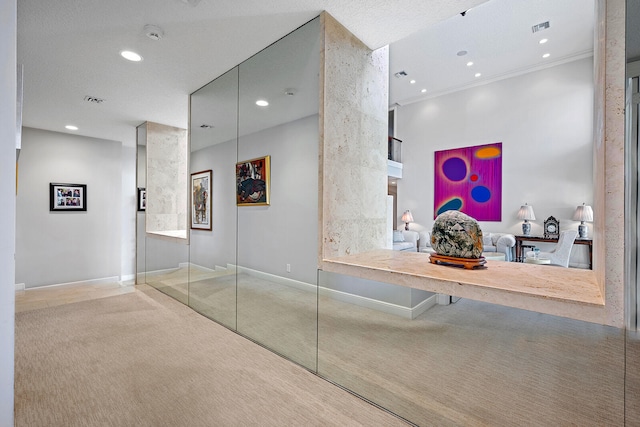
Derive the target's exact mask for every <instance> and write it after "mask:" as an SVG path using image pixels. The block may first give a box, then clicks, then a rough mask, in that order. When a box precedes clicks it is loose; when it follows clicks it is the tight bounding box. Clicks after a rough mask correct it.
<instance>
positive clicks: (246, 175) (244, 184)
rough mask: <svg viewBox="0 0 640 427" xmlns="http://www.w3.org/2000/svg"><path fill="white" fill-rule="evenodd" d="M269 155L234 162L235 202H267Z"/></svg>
mask: <svg viewBox="0 0 640 427" xmlns="http://www.w3.org/2000/svg"><path fill="white" fill-rule="evenodd" d="M270 177H271V156H265V157H259V158H257V159H251V160H245V161H243V162H239V163H236V204H237V205H238V206H260V205H268V204H269V191H270V188H269V187H270Z"/></svg>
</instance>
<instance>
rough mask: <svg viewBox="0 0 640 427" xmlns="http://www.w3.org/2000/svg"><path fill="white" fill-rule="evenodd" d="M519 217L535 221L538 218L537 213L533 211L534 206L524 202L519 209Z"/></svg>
mask: <svg viewBox="0 0 640 427" xmlns="http://www.w3.org/2000/svg"><path fill="white" fill-rule="evenodd" d="M518 219H524V220H527V221H533V220H535V219H536V214H534V213H533V206H531V205H528V204H526V203H525V204H524V205H523V206H520V210H519V211H518Z"/></svg>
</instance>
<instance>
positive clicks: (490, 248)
mask: <svg viewBox="0 0 640 427" xmlns="http://www.w3.org/2000/svg"><path fill="white" fill-rule="evenodd" d="M515 246H516V238H515V236H514V235H513V234H508V233H484V234H483V240H482V247H483V249H482V251H483V252H502V253H503V254H504V259H505V261H513V259H514V258H515V253H514V252H515ZM418 252H426V253H435V250H434V249H433V248H432V247H431V232H430V231H421V232H420V233H419V240H418Z"/></svg>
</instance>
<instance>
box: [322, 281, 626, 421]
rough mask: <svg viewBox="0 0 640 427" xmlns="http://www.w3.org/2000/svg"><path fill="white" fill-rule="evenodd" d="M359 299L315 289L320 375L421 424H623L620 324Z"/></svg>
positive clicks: (467, 305)
mask: <svg viewBox="0 0 640 427" xmlns="http://www.w3.org/2000/svg"><path fill="white" fill-rule="evenodd" d="M318 281H319V287H320V289H321V290H324V289H339V288H340V287H342V288H343V290H344V288H345V286H347V285H348V284H353V283H356V284H357V283H358V281H359V279H355V278H353V277H346V276H343V275H338V274H334V273H328V272H323V271H320V272H319V279H318ZM352 289H353V291H352V292H353V293H356V292H355V290H356V289H357V287H356V286H352ZM367 289H368V292H370V293H372V292H375V290H376V289H378V290H379V291H380V292H381V293H382V292H384V293H389V291H390V290H391V289H395V291H393V293H395V294H397V295H398V296H399V295H403V294H404V295H405V297H403V300H404V301H405V302H406V301H407V297H406V294H407V293H408V292H410V291H412V290H411V289H409V288H405V287H402V286H395V285H388V284H375V283H369V285H368V286H367ZM337 295H340V294H337ZM371 299H375V298H369V300H366V299H365V301H367V302H368V303H371ZM358 301H359V298H356V299H355V300H353V301H349V300H346V299H344V298H332V297H331V293H329V294H328V295H323V294H321V298H320V299H319V302H318V374H319V375H321V376H323V377H325V378H327V379H328V380H330V381H333V382H335V383H337V384H339V385H341V386H343V387H346V388H347V389H349V390H352V391H354V392H355V393H357V394H359V395H361V396H363V397H365V398H366V399H369V400H371V401H372V402H374V403H376V404H378V405H380V406H382V407H384V408H386V409H388V410H390V411H392V412H394V413H396V414H398V415H400V416H401V417H404V418H406V419H407V420H410V421H411V422H413V423H415V424H417V425H421V426H432V425H541V426H546V425H581V426H587V425H593V426H596V425H597V426H603V425H607V426H609V425H611V426H613V425H623V422H624V369H625V366H624V364H625V342H624V341H625V339H624V338H625V337H624V331H623V330H622V329H617V328H613V327H609V326H602V325H598V324H594V323H587V322H582V321H577V320H571V319H566V318H561V317H556V316H551V315H546V314H541V313H536V312H531V311H525V310H521V309H515V308H509V307H504V306H500V305H495V304H489V303H483V302H478V301H473V300H470V299H459V300H457V301H456V302H455V303H453V304H450V303H448V301H445V303H446V304H447V305H439V304H436V305H433V306H430V308H428V309H427V310H424V311H423V312H422V313H421V314H419V315H417V316H416V317H415V318H413V319H412V318H410V317H407V316H401V315H398V314H397V313H395V314H394V313H390V312H388V310H387V311H384V310H381V309H380V307H382V306H384V305H383V304H378V305H377V307H376V306H366V305H364V304H359V303H358ZM381 302H386V301H381ZM440 302H442V301H440ZM399 303H400V301H395V302H394V304H395V305H398V304H399ZM415 303H417V301H416V300H414V301H412V306H413V304H415ZM422 308H424V306H423V307H422Z"/></svg>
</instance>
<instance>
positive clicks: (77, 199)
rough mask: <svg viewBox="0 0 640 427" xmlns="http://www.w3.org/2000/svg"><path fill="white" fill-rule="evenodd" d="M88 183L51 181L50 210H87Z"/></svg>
mask: <svg viewBox="0 0 640 427" xmlns="http://www.w3.org/2000/svg"><path fill="white" fill-rule="evenodd" d="M86 210H87V186H86V184H57V183H53V182H52V183H49V211H86Z"/></svg>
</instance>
